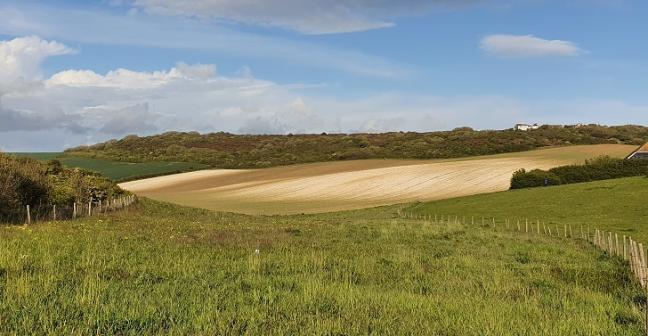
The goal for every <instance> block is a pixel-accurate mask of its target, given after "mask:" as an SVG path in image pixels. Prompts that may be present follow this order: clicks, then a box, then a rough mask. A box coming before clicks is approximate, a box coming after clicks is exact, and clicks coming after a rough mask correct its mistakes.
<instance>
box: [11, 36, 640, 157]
mask: <svg viewBox="0 0 648 336" xmlns="http://www.w3.org/2000/svg"><path fill="white" fill-rule="evenodd" d="M32 41H33V46H42V45H50V42H47V41H42V40H39V39H33V40H32ZM8 42H10V41H4V42H0V43H5V44H6V43H8ZM44 43H45V44H44ZM27 49H29V48H27ZM46 49H47V48H46ZM36 50H38V48H36ZM52 50H55V52H53V53H52V54H58V53H59V52H62V51H63V50H67V49H66V48H65V47H64V46H63V47H61V46H58V47H57V48H54V49H52ZM57 50H58V51H57ZM16 69H19V70H16V71H14V72H13V75H12V76H11V78H15V77H20V78H38V76H39V73H40V67H39V65H38V62H36V63H34V64H33V65H32V66H30V67H18V68H16ZM10 80H11V79H10V77H5V78H2V79H0V85H8V86H9V87H11V88H12V90H10V91H8V92H7V93H5V94H4V95H3V96H1V97H0V99H1V100H0V143H1V144H2V146H3V148H4V149H5V150H60V149H62V147H63V146H66V147H69V146H74V145H79V144H85V143H95V142H99V141H104V140H107V139H108V138H114V137H120V136H123V135H126V134H129V133H138V134H150V133H158V132H164V131H167V130H179V131H190V130H197V131H200V132H217V131H228V132H243V133H320V132H329V133H331V132H354V131H363V132H382V131H399V130H406V131H407V130H411V131H430V130H440V129H451V128H453V127H457V126H472V127H475V128H505V127H510V126H511V124H512V123H514V122H516V121H533V122H536V121H537V122H540V123H575V122H584V123H588V122H601V123H627V122H632V123H648V119H647V118H648V106H645V105H629V104H626V103H623V102H617V101H591V100H590V101H572V102H558V103H552V102H542V101H540V102H534V101H519V100H516V99H511V98H507V97H493V96H466V97H463V96H457V97H435V96H431V95H424V94H416V93H409V92H388V93H380V94H367V95H365V96H362V97H359V98H353V99H340V98H339V97H333V96H323V95H321V93H320V92H312V91H310V90H316V89H313V88H309V87H308V86H307V85H305V86H304V85H281V84H278V83H275V82H272V81H267V80H262V79H258V78H255V77H254V76H252V72H251V71H249V70H244V71H241V73H240V75H237V76H233V77H227V76H223V75H221V74H218V73H217V72H216V67H215V66H212V65H204V64H198V65H188V64H183V63H179V64H178V65H176V66H175V67H172V68H170V69H167V70H160V71H153V72H142V71H135V70H127V69H117V70H113V71H109V72H107V73H105V74H99V73H96V72H94V71H91V70H67V71H62V72H59V73H57V74H54V75H52V76H51V77H50V78H46V79H41V80H38V79H33V80H31V81H30V82H28V84H29V85H26V84H25V85H23V84H21V85H20V86H16V85H13V84H12V83H10V82H9V81H10ZM318 93H319V94H318ZM548 111H549V112H548ZM552 111H555V113H552Z"/></svg>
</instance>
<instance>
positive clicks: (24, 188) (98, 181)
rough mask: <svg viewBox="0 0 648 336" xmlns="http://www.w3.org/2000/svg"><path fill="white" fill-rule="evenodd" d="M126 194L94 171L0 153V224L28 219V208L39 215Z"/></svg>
mask: <svg viewBox="0 0 648 336" xmlns="http://www.w3.org/2000/svg"><path fill="white" fill-rule="evenodd" d="M122 193H124V192H123V191H122V190H121V189H120V188H119V187H117V185H115V184H114V183H113V182H111V181H109V180H107V179H106V178H104V177H102V176H100V175H98V174H97V173H94V172H89V171H83V170H79V169H74V170H71V169H65V168H63V166H62V165H61V163H60V162H59V161H56V160H52V161H49V162H47V163H41V162H39V161H36V160H33V159H30V158H16V157H13V156H9V155H5V154H2V153H0V222H20V221H22V220H24V217H25V210H24V209H25V206H26V205H31V206H32V209H33V211H34V215H37V213H38V212H39V211H48V209H51V207H52V205H57V206H69V205H70V204H71V203H72V202H78V203H84V204H85V203H87V202H90V201H99V200H104V199H106V198H109V197H113V196H116V195H118V194H122ZM34 217H36V216H34Z"/></svg>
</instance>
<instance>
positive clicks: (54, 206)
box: [52, 204, 56, 222]
mask: <svg viewBox="0 0 648 336" xmlns="http://www.w3.org/2000/svg"><path fill="white" fill-rule="evenodd" d="M52 218H53V219H54V221H55V222H56V204H54V205H53V206H52Z"/></svg>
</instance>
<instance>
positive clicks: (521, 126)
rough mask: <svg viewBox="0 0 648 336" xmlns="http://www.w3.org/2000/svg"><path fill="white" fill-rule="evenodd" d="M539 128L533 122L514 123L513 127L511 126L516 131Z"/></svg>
mask: <svg viewBox="0 0 648 336" xmlns="http://www.w3.org/2000/svg"><path fill="white" fill-rule="evenodd" d="M538 128H540V126H538V124H533V125H528V124H516V125H515V127H513V129H514V130H516V131H529V130H535V129H538Z"/></svg>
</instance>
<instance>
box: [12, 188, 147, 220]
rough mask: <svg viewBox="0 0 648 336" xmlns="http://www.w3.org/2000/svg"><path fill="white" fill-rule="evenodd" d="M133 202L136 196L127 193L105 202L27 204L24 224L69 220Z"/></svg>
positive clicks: (113, 209)
mask: <svg viewBox="0 0 648 336" xmlns="http://www.w3.org/2000/svg"><path fill="white" fill-rule="evenodd" d="M135 203H137V197H135V195H128V196H122V197H117V198H111V199H107V200H106V201H105V202H103V201H102V200H99V201H96V202H93V201H88V203H87V205H86V204H85V203H84V204H82V203H78V202H73V203H72V204H71V205H68V206H61V205H60V204H59V205H58V206H57V205H56V204H55V205H51V206H50V205H47V206H42V205H38V206H36V207H33V206H32V205H30V204H28V205H26V206H25V224H32V223H34V222H43V221H57V220H70V219H75V218H80V217H89V216H93V215H98V214H102V213H103V214H106V213H108V212H113V211H117V210H121V209H124V208H126V207H129V206H131V205H133V204H135Z"/></svg>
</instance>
